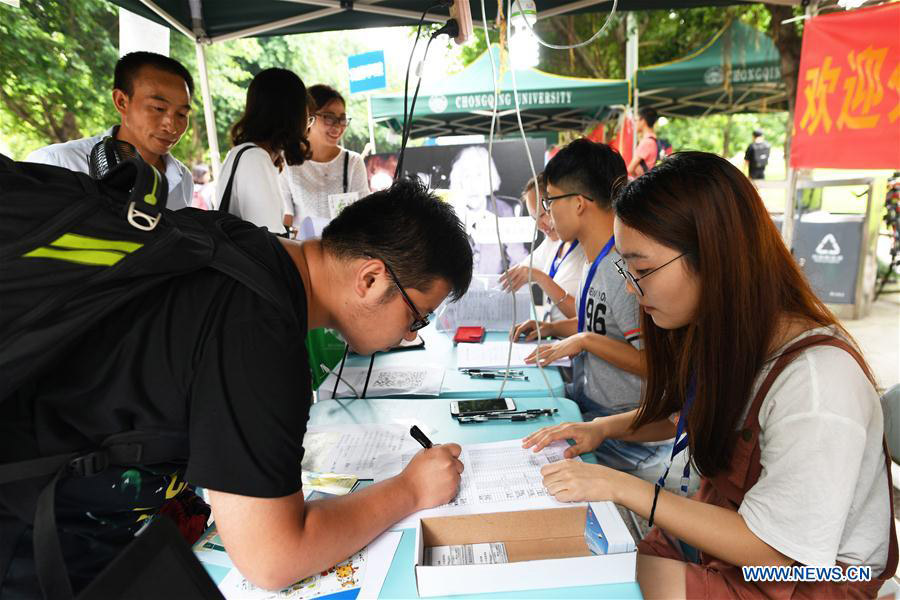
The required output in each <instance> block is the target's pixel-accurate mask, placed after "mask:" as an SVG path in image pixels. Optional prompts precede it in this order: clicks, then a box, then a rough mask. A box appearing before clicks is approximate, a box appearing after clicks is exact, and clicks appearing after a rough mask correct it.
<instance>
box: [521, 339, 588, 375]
mask: <svg viewBox="0 0 900 600" xmlns="http://www.w3.org/2000/svg"><path fill="white" fill-rule="evenodd" d="M583 350H584V336H583V334H581V333H576V334H575V335H572V336H569V337H567V338H566V339H564V340H560V341H558V342H556V343H554V344H546V345H543V346H540V347H538V348H535V350H534V352H532V353H531V354H529V355H528V356H526V357H525V363H526V364H529V365H530V364H540V365H541V366H542V367H546V366H548V365H550V364H552V363H553V362H555V361H557V360H559V359H561V358H569V357H571V356H575V355H576V354H578V353H580V352H581V351H583Z"/></svg>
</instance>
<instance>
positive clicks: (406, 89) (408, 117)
mask: <svg viewBox="0 0 900 600" xmlns="http://www.w3.org/2000/svg"><path fill="white" fill-rule="evenodd" d="M443 5H444V3H443V2H438V3H435V4H432V5H431V6H429V7H428V8H426V9H425V10H424V11H422V16H421V17H420V18H419V24H418V25H417V26H416V39H415V40H414V41H413V47H412V50H410V52H409V60H408V61H407V63H406V76H405V77H404V78H403V126H402V128H401V148H400V155H399V156H398V157H397V168H396V169H394V179H395V180H396V179H397V177H399V176H400V174H401V173H402V172H403V154H404V152H403V151H404V150H405V149H406V141H405V140H406V131H407V127H408V126H410V128H411V122H412V115H411V114H408V113H407V112H406V107H407V100H408V99H409V70H410V68H411V67H412V61H413V56H415V53H416V46H418V45H419V36H420V35H421V33H422V25H423V24H424V23H425V16H426V15H427V14H428V12H429V11H430V10H432V9H435V8H438V7H440V6H443ZM429 42H430V40H429ZM426 53H427V49H426ZM424 61H425V59H424V58H423V59H422V62H424ZM421 81H422V78H421V77H419V82H421ZM416 89H417V90H418V86H417V88H416ZM413 101H414V102H415V98H414V99H413ZM407 120H408V121H409V123H408V121H407Z"/></svg>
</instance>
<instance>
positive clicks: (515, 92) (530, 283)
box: [482, 0, 556, 399]
mask: <svg viewBox="0 0 900 600" xmlns="http://www.w3.org/2000/svg"><path fill="white" fill-rule="evenodd" d="M518 1H519V0H516V2H518ZM482 2H484V0H482ZM519 10H521V6H520V7H519ZM511 11H512V0H509V2H508V3H507V9H506V14H507V15H509V14H510V12H511ZM506 45H507V46H509V27H507V28H506ZM509 72H510V75H511V77H512V88H513V99H514V101H515V107H516V121H517V122H518V125H519V132H520V133H521V135H522V144H523V145H524V148H525V157H526V158H527V159H528V168H529V169H531V176H532V178H533V181H534V198H535V208H537V215H536V217H535V220H534V230H533V233H532V238H531V253H530V254H529V256H528V292H529V294H531V290H532V289H533V286H534V276H533V275H532V273H533V268H534V243H535V241H537V220H538V219H539V218H540V217H541V211H542V210H543V209H544V207H543V205H542V203H541V190H540V186H539V185H538V180H537V172H536V171H535V168H534V160H532V158H531V152H530V151H529V150H528V138H527V137H526V135H525V126H524V125H522V110H521V107H520V106H519V88H518V84H517V82H516V70H515V69H514V68H511V69H510V70H509ZM531 306H532V310H533V312H534V328H535V332H536V334H537V348H536V349H535V352H536V353H537V354H538V355H540V352H541V340H542V339H543V335H542V334H541V321H540V319H538V314H537V305H535V303H534V295H533V294H531ZM534 364H536V365H537V367H538V371H539V372H540V374H541V375H542V376H543V378H544V383H545V384H546V386H547V389H548V390H549V391H550V395H551V396H553V398H554V399H556V394H555V393H554V392H553V388H552V387H551V386H550V380H549V379H547V374H546V373H544V366H543V365H542V364H541V361H540V360H536V361H535V363H534Z"/></svg>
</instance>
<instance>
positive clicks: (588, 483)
mask: <svg viewBox="0 0 900 600" xmlns="http://www.w3.org/2000/svg"><path fill="white" fill-rule="evenodd" d="M615 210H616V222H615V239H616V249H617V250H618V252H619V254H621V256H622V257H623V259H622V261H620V262H619V264H617V267H618V269H619V272H620V274H621V275H622V276H623V277H625V278H626V280H627V281H628V284H629V291H631V293H634V294H636V295H637V296H638V299H639V301H640V305H641V313H642V329H643V332H644V336H645V338H644V347H645V354H646V360H647V365H648V378H647V382H646V386H645V389H644V393H643V399H642V403H641V406H640V408H639V409H638V410H636V411H634V412H632V413H626V414H621V415H616V416H613V417H606V418H600V419H595V420H594V421H592V422H590V423H570V424H564V425H559V426H556V427H549V428H545V429H542V430H540V431H538V432H536V433H534V434H532V435H531V436H529V437H528V438H526V439H525V440H524V444H523V445H524V446H525V447H535V448H542V447H543V446H545V445H546V444H548V443H549V442H550V441H553V440H556V439H572V440H574V441H575V445H574V446H573V447H572V448H570V449H569V451H568V453H569V455H570V456H576V455H577V454H579V453H581V452H586V451H589V450H591V449H593V448H594V447H596V446H598V445H599V444H600V443H601V442H602V441H603V440H604V439H607V438H616V439H623V440H629V441H644V442H646V441H653V440H664V439H669V438H672V437H675V438H676V442H675V446H674V450H673V457H674V455H675V454H674V453H677V452H680V451H683V452H688V453H689V456H690V459H691V460H690V463H689V467H687V468H685V469H684V472H680V471H681V469H677V470H678V471H679V472H677V473H676V472H673V473H671V474H670V475H668V477H669V478H671V479H672V480H674V481H676V482H677V481H678V479H679V478H681V479H682V482H683V486H682V489H683V490H685V491H686V489H687V485H686V478H687V476H688V475H689V469H694V470H695V471H696V472H698V473H699V474H700V476H701V485H700V490H699V492H697V493H696V494H694V495H693V496H691V497H690V498H688V497H685V495H682V494H678V493H673V492H669V491H667V490H665V489H663V485H662V484H663V481H664V479H665V476H663V478H661V479H660V481H659V482H657V484H656V485H653V484H651V483H647V482H645V481H642V480H640V479H638V478H636V477H633V476H631V475H628V474H625V473H621V472H618V471H615V470H612V469H609V468H607V467H603V466H600V465H593V464H587V463H582V462H576V461H564V462H560V463H556V464H552V465H548V466H546V467H544V469H543V474H544V485H546V486H547V488H548V490H550V492H551V493H552V494H553V495H554V496H556V498H558V499H560V500H564V501H574V500H612V501H613V502H616V503H617V504H619V505H622V506H624V507H626V508H628V509H630V510H632V511H634V512H635V513H637V514H639V515H641V516H642V517H644V518H647V519H649V520H650V523H651V525H653V527H652V529H651V530H650V532H649V533H648V534H647V535H646V536H645V538H644V539H643V541H641V543H640V544H639V546H638V550H639V555H638V582H639V583H640V586H641V590H642V592H643V594H644V596H645V597H646V598H659V597H665V598H675V597H681V598H684V597H688V598H759V597H769V598H823V597H825V598H863V597H869V598H872V597H875V595H876V594H877V592H878V589H879V588H880V587H881V585H882V583H883V582H884V581H885V579H887V578H889V577H891V576H892V575H893V574H894V572H895V571H896V569H897V538H896V534H895V532H894V513H893V498H892V491H891V481H890V468H889V464H890V457H889V455H888V451H887V446H886V444H885V443H884V433H883V417H882V412H881V406H880V403H879V400H878V394H877V393H876V390H875V386H874V381H873V378H872V375H871V372H870V371H869V368H868V366H867V365H866V363H865V361H864V360H863V358H862V356H861V355H860V354H859V351H858V349H857V347H856V345H855V344H854V342H853V341H852V339H851V338H850V336H849V335H848V334H847V332H846V331H845V330H844V329H843V328H842V327H841V326H840V324H839V323H838V322H837V319H836V318H835V317H834V315H833V314H832V313H831V312H830V311H829V310H828V309H827V308H826V307H825V305H824V304H823V303H822V302H821V301H820V300H819V299H818V298H817V297H816V296H815V294H814V293H813V291H812V289H811V288H810V285H809V283H808V282H807V280H806V278H805V276H804V275H803V273H802V272H801V271H800V269H799V267H798V266H797V263H796V261H795V260H794V258H793V257H792V256H791V254H790V252H789V251H788V249H787V248H786V247H785V246H784V244H783V243H782V240H781V236H780V234H779V232H778V230H777V229H776V227H775V225H774V223H773V222H772V219H771V218H770V217H769V214H768V213H767V212H766V209H765V207H764V205H763V203H762V201H761V199H760V197H759V195H758V193H757V191H756V189H755V188H754V187H753V185H752V184H751V183H750V181H749V180H748V179H747V178H746V177H745V176H744V175H743V174H742V173H741V172H740V171H739V170H738V169H737V168H735V167H734V166H733V165H731V164H730V163H729V162H728V161H726V160H724V159H722V158H720V157H718V156H716V155H713V154H707V153H702V152H682V153H678V154H675V155H674V156H672V157H671V158H669V159H667V160H666V161H665V162H664V163H663V164H661V165H659V166H658V167H657V168H655V169H653V170H652V171H650V172H649V173H647V174H646V175H644V176H642V177H639V178H638V179H636V180H634V181H633V182H631V183H629V184H628V185H627V186H626V187H625V188H624V189H623V190H622V191H621V193H620V195H619V197H618V198H617V200H616V202H615ZM682 462H684V461H682ZM759 566H773V567H787V569H783V570H781V571H777V572H776V571H767V572H765V573H761V572H759V571H753V570H748V569H744V568H743V567H759ZM804 566H809V567H814V568H813V569H803V568H802V567H804ZM791 567H796V568H791ZM815 567H818V569H816V568H815ZM859 567H863V568H862V569H860V568H859ZM760 575H763V579H766V580H765V581H763V580H761V579H760V577H759V576H760ZM867 576H868V577H867ZM864 579H868V580H864Z"/></svg>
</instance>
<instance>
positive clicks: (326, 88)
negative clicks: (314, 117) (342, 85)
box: [309, 83, 347, 110]
mask: <svg viewBox="0 0 900 600" xmlns="http://www.w3.org/2000/svg"><path fill="white" fill-rule="evenodd" d="M309 95H310V97H311V98H312V100H313V104H314V105H315V106H314V107H313V109H314V110H322V109H323V108H325V106H326V105H327V104H328V103H329V102H332V101H333V100H338V101H340V103H341V104H343V105H344V106H345V107H346V106H347V101H346V100H344V97H343V96H342V95H341V93H340V92H339V91H337V90H336V89H334V88H333V87H331V86H330V85H325V84H324V83H317V84H316V85H313V86H310V88H309Z"/></svg>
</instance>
